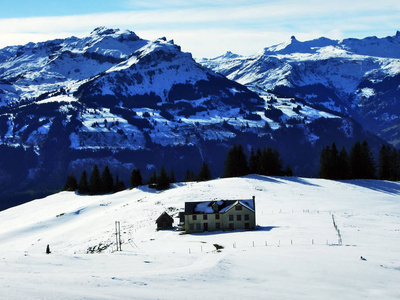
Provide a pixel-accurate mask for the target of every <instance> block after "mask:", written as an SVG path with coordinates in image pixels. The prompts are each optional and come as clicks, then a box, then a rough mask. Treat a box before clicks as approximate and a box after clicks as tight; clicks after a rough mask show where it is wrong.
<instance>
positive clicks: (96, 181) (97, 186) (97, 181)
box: [89, 164, 102, 195]
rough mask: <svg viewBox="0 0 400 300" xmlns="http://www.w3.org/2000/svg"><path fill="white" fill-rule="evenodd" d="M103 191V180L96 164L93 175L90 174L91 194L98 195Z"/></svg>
mask: <svg viewBox="0 0 400 300" xmlns="http://www.w3.org/2000/svg"><path fill="white" fill-rule="evenodd" d="M101 191H102V189H101V178H100V172H99V167H98V166H97V165H96V164H95V165H94V167H93V170H92V173H91V174H90V179H89V194H91V195H98V194H101Z"/></svg>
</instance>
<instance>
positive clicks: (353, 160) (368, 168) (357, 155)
mask: <svg viewBox="0 0 400 300" xmlns="http://www.w3.org/2000/svg"><path fill="white" fill-rule="evenodd" d="M350 173H351V178H353V179H372V178H375V173H376V166H375V162H374V159H373V155H372V152H371V150H370V148H369V146H368V143H367V141H364V142H363V143H362V144H361V143H360V142H359V141H357V142H356V143H355V144H354V146H353V147H352V148H351V152H350Z"/></svg>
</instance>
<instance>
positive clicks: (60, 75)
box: [0, 27, 383, 207]
mask: <svg viewBox="0 0 400 300" xmlns="http://www.w3.org/2000/svg"><path fill="white" fill-rule="evenodd" d="M0 57H2V58H1V60H0V103H1V106H0V156H2V157H3V160H2V161H0V183H1V185H2V186H4V187H5V188H4V190H3V191H2V193H3V194H7V195H14V196H15V193H16V192H18V193H20V192H24V193H36V192H43V191H54V190H56V189H61V188H62V186H63V184H64V181H65V179H66V177H67V176H68V175H70V174H71V172H74V173H75V175H76V176H79V174H80V173H81V172H82V171H83V170H86V171H90V170H91V168H92V167H93V164H95V163H96V164H98V165H99V167H100V168H104V166H106V165H110V168H111V170H112V172H113V173H114V174H115V173H117V174H118V175H119V178H120V179H122V180H125V182H126V183H127V180H126V179H127V178H129V175H130V172H131V171H132V169H133V168H138V169H141V170H142V172H143V176H144V177H145V178H146V177H149V176H150V175H151V174H152V172H153V171H154V170H157V168H160V166H162V165H164V166H165V167H166V168H167V169H169V170H171V169H174V171H175V174H176V176H177V177H178V178H182V177H183V175H184V174H185V172H186V171H187V170H188V169H191V170H194V171H197V170H198V169H199V168H200V166H201V164H202V162H203V161H205V162H207V163H208V164H209V165H210V166H211V169H212V173H213V176H214V177H218V176H220V175H221V174H222V173H223V169H224V160H225V157H226V154H227V152H228V150H229V148H230V147H232V146H233V145H235V144H242V145H243V147H244V149H245V151H246V154H249V153H250V150H251V148H252V147H254V148H255V149H257V148H263V147H273V148H277V150H278V151H279V152H280V153H281V155H282V159H283V160H284V162H285V163H286V164H290V165H291V167H292V169H293V170H294V172H295V174H301V175H307V176H316V174H317V172H318V164H319V154H320V151H321V149H322V148H323V147H325V146H326V145H327V144H331V143H332V142H333V141H335V142H337V143H338V146H339V147H341V146H346V147H347V148H348V149H349V148H350V147H351V145H353V144H354V142H355V141H357V140H364V139H366V140H368V142H369V143H370V145H371V147H372V149H373V151H374V152H375V153H377V151H378V150H379V147H380V145H381V144H382V143H383V141H382V140H380V139H379V138H377V137H376V136H374V135H372V134H370V133H368V132H367V131H365V130H364V128H362V126H360V124H358V123H357V122H356V121H355V120H353V119H352V118H349V117H347V115H346V114H345V113H344V112H341V111H337V110H336V111H335V110H334V109H331V108H326V107H324V106H321V107H320V108H318V105H316V104H315V103H307V101H304V100H303V99H301V98H300V97H297V96H296V97H292V96H290V97H287V96H286V95H284V94H279V93H271V92H269V91H266V90H265V89H263V88H262V87H261V88H260V89H257V86H256V85H248V86H245V85H243V84H241V83H240V81H239V82H236V81H233V80H230V79H229V78H226V77H225V76H224V74H219V73H217V72H215V71H213V70H210V69H209V68H207V67H206V66H204V65H201V64H199V63H197V62H196V61H195V60H194V59H193V58H192V55H191V54H190V53H185V52H182V51H181V48H180V46H179V45H175V44H174V43H173V41H172V40H167V39H166V38H159V39H156V40H151V41H150V40H145V39H141V38H139V37H138V36H137V35H136V34H135V33H133V32H132V31H129V30H128V31H121V30H119V29H109V28H105V27H100V28H96V29H95V30H94V31H92V33H91V34H90V35H89V36H88V37H84V38H76V37H71V38H67V39H57V40H52V41H48V42H41V43H36V44H34V43H30V44H27V45H25V46H15V47H9V48H4V49H0ZM231 57H232V59H241V57H239V56H234V55H233V56H232V55H231ZM276 76H278V75H276ZM293 145H298V147H296V151H293ZM16 159H18V160H19V162H15V160H16ZM8 160H9V161H8ZM15 166H18V168H15ZM21 197H22V196H21ZM6 198H7V197H6V196H4V197H3V199H6ZM20 201H26V198H24V199H22V198H21V200H20ZM9 205H10V204H9V203H7V204H4V205H3V207H4V206H9ZM11 205H12V204H11Z"/></svg>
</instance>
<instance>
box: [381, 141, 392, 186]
mask: <svg viewBox="0 0 400 300" xmlns="http://www.w3.org/2000/svg"><path fill="white" fill-rule="evenodd" d="M391 154H392V151H391V149H390V147H386V146H385V145H382V147H381V150H380V151H379V162H378V169H379V175H378V178H379V179H381V180H390V179H391V173H392V172H391V168H392V167H391V162H392V157H391Z"/></svg>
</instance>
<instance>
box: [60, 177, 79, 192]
mask: <svg viewBox="0 0 400 300" xmlns="http://www.w3.org/2000/svg"><path fill="white" fill-rule="evenodd" d="M77 189H78V182H77V181H76V177H75V175H74V173H71V175H69V176H68V177H67V180H66V182H65V186H64V188H63V191H70V192H72V191H76V190H77Z"/></svg>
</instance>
